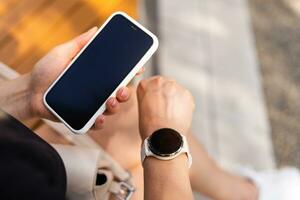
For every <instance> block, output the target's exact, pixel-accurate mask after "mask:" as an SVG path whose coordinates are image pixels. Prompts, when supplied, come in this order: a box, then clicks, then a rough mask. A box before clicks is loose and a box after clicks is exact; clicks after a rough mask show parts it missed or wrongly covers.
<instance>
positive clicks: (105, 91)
mask: <svg viewBox="0 0 300 200" xmlns="http://www.w3.org/2000/svg"><path fill="white" fill-rule="evenodd" d="M152 44H153V39H152V37H151V36H149V35H148V34H147V33H145V32H144V31H143V30H141V29H140V28H138V27H137V26H136V25H135V24H133V23H132V22H131V21H129V20H128V19H127V18H125V17H124V16H123V15H121V14H117V15H115V16H114V17H113V18H112V19H111V20H110V21H109V22H108V23H107V24H106V26H105V27H104V28H103V29H102V30H101V31H100V33H99V34H98V35H97V36H96V37H95V38H94V40H93V41H92V42H91V43H90V44H89V45H88V46H87V48H86V49H85V50H84V51H83V52H82V54H81V55H80V56H79V57H78V58H77V59H76V60H75V62H74V63H73V64H72V65H71V66H70V67H69V68H68V70H67V71H66V72H65V73H64V74H63V76H62V77H61V78H60V79H59V80H58V81H57V82H56V84H55V85H54V86H53V87H52V88H51V90H50V91H49V92H48V93H47V95H46V97H45V98H46V102H47V103H48V105H49V106H50V107H51V108H52V109H53V110H54V111H55V112H56V113H57V114H58V115H59V116H60V117H61V118H62V119H63V120H64V121H65V122H67V123H68V124H69V125H70V126H71V127H72V128H73V129H75V130H80V129H81V128H83V127H84V125H85V124H86V123H87V122H88V121H89V119H90V118H91V117H92V116H93V115H94V114H95V113H96V112H97V110H98V109H99V108H100V106H101V105H102V104H103V103H105V101H106V100H107V98H108V97H109V96H110V95H111V94H112V93H113V91H114V90H115V89H116V88H117V87H118V86H119V84H120V83H121V82H122V81H123V80H124V78H125V77H126V76H127V75H128V74H129V73H130V71H131V70H132V69H133V68H134V67H135V65H136V64H137V63H138V62H139V61H140V60H141V58H142V57H143V56H144V55H145V53H146V52H147V51H148V50H149V49H150V47H151V46H152Z"/></svg>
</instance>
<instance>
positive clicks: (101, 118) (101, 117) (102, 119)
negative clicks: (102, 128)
mask: <svg viewBox="0 0 300 200" xmlns="http://www.w3.org/2000/svg"><path fill="white" fill-rule="evenodd" d="M99 122H100V123H101V124H103V122H104V116H103V115H101V116H100V117H99Z"/></svg>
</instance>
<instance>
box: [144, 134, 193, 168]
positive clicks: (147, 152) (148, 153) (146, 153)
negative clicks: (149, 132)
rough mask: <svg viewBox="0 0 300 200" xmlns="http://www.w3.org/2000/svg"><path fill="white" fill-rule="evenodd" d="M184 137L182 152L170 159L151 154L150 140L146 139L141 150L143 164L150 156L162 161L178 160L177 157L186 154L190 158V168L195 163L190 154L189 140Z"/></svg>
mask: <svg viewBox="0 0 300 200" xmlns="http://www.w3.org/2000/svg"><path fill="white" fill-rule="evenodd" d="M181 137H182V140H183V146H182V148H181V150H180V152H178V153H177V154H176V155H174V156H170V157H162V156H158V155H155V154H154V153H152V152H151V150H150V149H149V146H148V139H149V137H148V138H146V139H145V140H144V142H143V144H142V148H141V162H142V163H143V162H144V160H145V158H146V157H148V156H152V157H155V158H157V159H160V160H172V159H174V158H176V157H177V156H179V155H181V154H183V153H185V154H186V155H187V157H188V166H189V168H190V167H191V166H192V162H193V158H192V155H191V153H190V150H189V145H188V142H187V139H186V137H185V136H184V135H181Z"/></svg>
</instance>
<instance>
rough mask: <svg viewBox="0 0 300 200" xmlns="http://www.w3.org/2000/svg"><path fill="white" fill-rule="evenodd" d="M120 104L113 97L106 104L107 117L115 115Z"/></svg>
mask: <svg viewBox="0 0 300 200" xmlns="http://www.w3.org/2000/svg"><path fill="white" fill-rule="evenodd" d="M118 108H119V102H118V101H117V99H116V98H115V97H111V98H109V99H108V100H107V102H106V111H105V112H104V114H105V115H111V114H115V113H116V112H117V111H118Z"/></svg>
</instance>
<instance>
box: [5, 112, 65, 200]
mask: <svg viewBox="0 0 300 200" xmlns="http://www.w3.org/2000/svg"><path fill="white" fill-rule="evenodd" d="M65 191H66V171H65V167H64V164H63V162H62V160H61V158H60V157H59V155H58V153H57V152H56V151H55V149H53V148H52V147H51V146H50V145H49V144H48V143H46V142H45V141H44V140H42V139H41V138H40V137H38V136H37V135H36V134H34V133H33V132H32V131H31V130H30V129H28V128H27V127H26V126H24V125H23V124H21V123H20V122H19V121H17V120H16V119H14V118H13V117H11V116H9V115H7V114H5V113H4V112H2V111H1V110H0V199H1V200H2V199H3V200H64V199H65Z"/></svg>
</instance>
